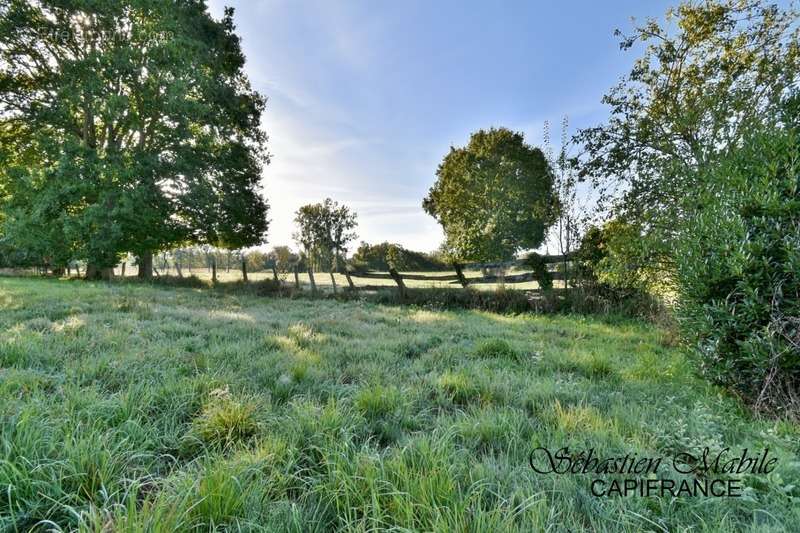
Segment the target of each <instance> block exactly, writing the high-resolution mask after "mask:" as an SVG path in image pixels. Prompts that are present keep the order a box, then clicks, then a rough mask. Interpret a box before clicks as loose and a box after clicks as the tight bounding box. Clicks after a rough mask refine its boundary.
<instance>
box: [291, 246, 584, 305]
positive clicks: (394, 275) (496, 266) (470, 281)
mask: <svg viewBox="0 0 800 533" xmlns="http://www.w3.org/2000/svg"><path fill="white" fill-rule="evenodd" d="M541 258H542V260H543V261H544V263H546V264H547V265H554V264H563V263H565V262H566V261H568V260H569V259H568V257H566V256H563V255H544V256H541ZM514 267H523V268H525V267H527V268H530V265H529V264H528V263H527V262H526V261H525V260H516V261H507V262H503V263H467V264H455V265H453V270H454V273H453V274H443V275H437V274H401V273H400V272H398V271H397V270H395V269H394V268H389V272H388V273H384V272H374V271H366V272H364V271H359V270H356V269H354V268H353V267H352V266H351V265H347V268H346V269H345V271H344V275H345V277H346V278H347V283H348V285H349V287H350V289H352V290H357V289H364V290H378V289H385V288H386V286H385V285H359V286H356V285H355V283H353V278H362V279H388V280H392V281H394V282H395V284H396V285H397V289H398V290H399V291H400V295H401V296H405V294H406V291H407V289H406V285H405V283H404V281H406V280H408V281H410V280H415V281H438V282H448V283H450V284H456V285H461V286H462V287H468V286H470V285H479V284H484V283H511V284H514V283H525V282H528V281H538V280H537V279H536V274H535V273H534V272H523V273H519V274H510V275H502V274H497V273H496V272H497V271H498V270H508V269H511V268H514ZM467 269H480V270H481V272H482V275H481V276H480V277H469V278H468V277H466V276H465V275H464V270H467ZM548 273H549V274H550V277H551V279H553V280H564V279H565V275H564V272H563V271H562V272H558V271H551V270H549V269H548ZM296 278H297V273H296V272H295V279H296ZM331 279H333V277H331ZM298 283H299V282H298ZM335 283H336V282H335V281H334V290H336V285H335ZM311 284H312V288H315V283H314V279H313V275H312V277H311Z"/></svg>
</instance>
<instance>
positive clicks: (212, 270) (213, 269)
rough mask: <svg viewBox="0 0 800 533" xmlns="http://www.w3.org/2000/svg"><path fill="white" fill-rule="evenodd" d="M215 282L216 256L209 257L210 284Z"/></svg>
mask: <svg viewBox="0 0 800 533" xmlns="http://www.w3.org/2000/svg"><path fill="white" fill-rule="evenodd" d="M216 282H217V256H216V255H212V256H211V283H216Z"/></svg>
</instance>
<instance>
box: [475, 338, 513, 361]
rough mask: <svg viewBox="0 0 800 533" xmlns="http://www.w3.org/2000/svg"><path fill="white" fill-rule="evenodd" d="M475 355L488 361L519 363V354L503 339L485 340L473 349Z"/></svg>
mask: <svg viewBox="0 0 800 533" xmlns="http://www.w3.org/2000/svg"><path fill="white" fill-rule="evenodd" d="M474 353H475V355H476V356H478V357H485V358H488V359H507V360H509V361H519V360H520V354H519V352H517V351H516V350H515V349H514V348H512V347H511V345H510V344H508V342H506V341H504V340H503V339H485V340H482V341H481V342H480V343H478V345H477V346H476V347H475V352H474Z"/></svg>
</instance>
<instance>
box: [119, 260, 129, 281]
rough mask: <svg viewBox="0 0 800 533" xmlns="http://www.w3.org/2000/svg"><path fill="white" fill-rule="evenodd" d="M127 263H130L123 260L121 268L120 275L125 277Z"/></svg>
mask: <svg viewBox="0 0 800 533" xmlns="http://www.w3.org/2000/svg"><path fill="white" fill-rule="evenodd" d="M127 264H128V262H127V261H123V262H122V268H121V269H120V276H122V277H123V278H124V277H125V266H126V265H127Z"/></svg>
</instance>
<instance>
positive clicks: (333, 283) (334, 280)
mask: <svg viewBox="0 0 800 533" xmlns="http://www.w3.org/2000/svg"><path fill="white" fill-rule="evenodd" d="M330 274H331V284H332V285H333V294H336V278H335V277H333V270H331V272H330Z"/></svg>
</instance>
